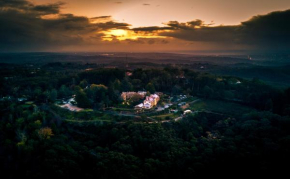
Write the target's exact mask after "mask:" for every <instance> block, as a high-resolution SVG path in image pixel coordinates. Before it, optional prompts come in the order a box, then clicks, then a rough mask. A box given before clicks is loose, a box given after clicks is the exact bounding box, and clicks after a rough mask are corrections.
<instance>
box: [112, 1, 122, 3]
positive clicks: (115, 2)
mask: <svg viewBox="0 0 290 179" xmlns="http://www.w3.org/2000/svg"><path fill="white" fill-rule="evenodd" d="M114 3H115V4H122V3H123V2H121V1H117V2H114Z"/></svg>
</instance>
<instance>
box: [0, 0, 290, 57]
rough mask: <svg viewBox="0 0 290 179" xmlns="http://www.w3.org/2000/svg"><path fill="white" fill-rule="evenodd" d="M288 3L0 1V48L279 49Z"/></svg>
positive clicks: (288, 26) (285, 42)
mask: <svg viewBox="0 0 290 179" xmlns="http://www.w3.org/2000/svg"><path fill="white" fill-rule="evenodd" d="M288 9H290V1H289V0H275V1H273V0H62V1H56V0H31V1H28V0H0V24H1V25H0V39H1V40H0V51H1V52H10V51H16V52H17V51H126V52H128V51H132V52H135V51H136V52H139V51H140V52H141V51H142V52H143V51H144V52H145V51H146V52H150V51H160V52H167V51H211V50H212V51H232V50H259V51H269V50H270V51H281V50H282V51H283V50H287V49H289V47H290V42H289V40H290V35H289V32H290V10H288Z"/></svg>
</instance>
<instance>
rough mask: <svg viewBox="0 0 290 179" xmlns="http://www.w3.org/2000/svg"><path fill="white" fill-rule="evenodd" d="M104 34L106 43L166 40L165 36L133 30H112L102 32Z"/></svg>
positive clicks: (103, 38)
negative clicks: (150, 39) (140, 39)
mask: <svg viewBox="0 0 290 179" xmlns="http://www.w3.org/2000/svg"><path fill="white" fill-rule="evenodd" d="M101 33H102V34H103V36H102V40H104V41H112V40H114V39H116V40H120V41H122V40H137V39H139V38H146V39H148V38H166V37H165V36H159V35H158V34H157V33H154V32H152V33H144V32H143V33H142V32H135V31H133V30H130V29H128V30H125V29H111V30H108V31H103V32H101Z"/></svg>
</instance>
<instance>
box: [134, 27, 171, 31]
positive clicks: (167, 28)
mask: <svg viewBox="0 0 290 179" xmlns="http://www.w3.org/2000/svg"><path fill="white" fill-rule="evenodd" d="M173 29H174V28H173V27H158V26H149V27H138V28H133V29H132V30H134V31H136V32H137V31H143V32H152V31H160V30H173Z"/></svg>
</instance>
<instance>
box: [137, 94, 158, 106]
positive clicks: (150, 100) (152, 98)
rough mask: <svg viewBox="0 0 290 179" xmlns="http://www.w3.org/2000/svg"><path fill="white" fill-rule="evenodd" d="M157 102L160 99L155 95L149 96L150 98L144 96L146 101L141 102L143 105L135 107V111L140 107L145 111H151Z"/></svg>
mask: <svg viewBox="0 0 290 179" xmlns="http://www.w3.org/2000/svg"><path fill="white" fill-rule="evenodd" d="M159 100H160V97H159V96H158V95H157V94H151V95H150V96H146V99H145V100H144V101H143V103H141V104H138V105H137V106H135V109H136V108H139V107H140V106H142V107H143V108H145V109H151V108H152V107H153V106H156V105H157V103H158V101H159Z"/></svg>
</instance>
